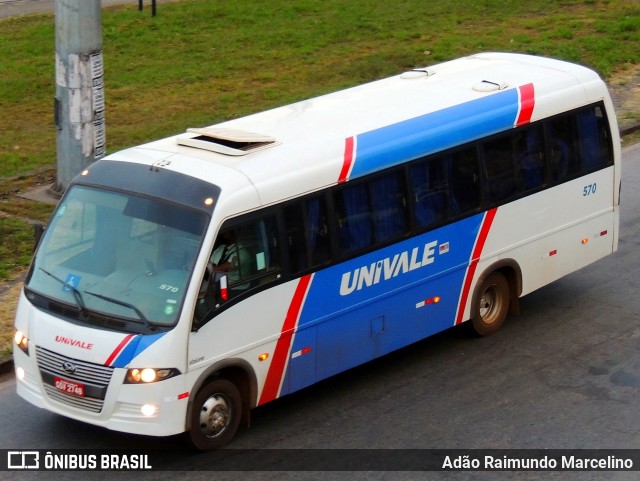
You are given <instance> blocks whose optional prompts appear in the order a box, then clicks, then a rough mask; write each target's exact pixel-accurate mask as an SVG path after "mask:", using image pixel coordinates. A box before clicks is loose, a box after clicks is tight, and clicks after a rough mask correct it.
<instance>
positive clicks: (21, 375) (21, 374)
mask: <svg viewBox="0 0 640 481" xmlns="http://www.w3.org/2000/svg"><path fill="white" fill-rule="evenodd" d="M16 377H17V378H18V379H19V380H20V381H22V380H23V379H24V369H22V368H21V367H17V368H16Z"/></svg>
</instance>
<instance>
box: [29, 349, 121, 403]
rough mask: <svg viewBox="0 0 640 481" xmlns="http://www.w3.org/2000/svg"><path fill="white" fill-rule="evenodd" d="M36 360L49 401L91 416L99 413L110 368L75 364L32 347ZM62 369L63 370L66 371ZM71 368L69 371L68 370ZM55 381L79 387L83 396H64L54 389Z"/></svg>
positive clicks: (65, 394)
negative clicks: (34, 349) (66, 381)
mask: <svg viewBox="0 0 640 481" xmlns="http://www.w3.org/2000/svg"><path fill="white" fill-rule="evenodd" d="M36 359H37V360H38V367H39V368H40V375H41V376H42V381H43V382H44V390H45V392H46V394H47V397H48V398H49V399H50V400H52V401H55V402H59V403H62V404H66V405H67V406H71V407H74V408H78V409H82V410H85V411H90V412H94V413H99V412H100V411H102V406H103V404H104V398H105V396H106V393H107V386H108V385H109V381H111V375H112V373H113V367H109V366H103V365H101V364H94V363H92V362H86V361H79V360H78V359H74V358H71V357H67V356H63V355H61V354H58V353H55V352H52V351H49V350H47V349H44V348H42V347H40V346H36ZM64 366H66V367H67V369H66V370H65V367H64ZM71 366H73V369H70V367H71ZM70 371H71V372H70ZM56 377H59V378H63V379H66V380H68V381H72V382H73V381H75V382H78V383H81V384H82V385H83V387H84V396H76V395H73V394H67V393H65V392H63V391H60V390H58V389H56V387H55V378H56Z"/></svg>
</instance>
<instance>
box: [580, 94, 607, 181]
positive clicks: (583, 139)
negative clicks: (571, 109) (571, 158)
mask: <svg viewBox="0 0 640 481" xmlns="http://www.w3.org/2000/svg"><path fill="white" fill-rule="evenodd" d="M607 125H608V124H607V121H606V118H605V116H604V112H603V111H602V108H601V107H599V106H598V107H591V108H589V109H587V110H583V111H581V112H579V113H578V126H579V131H580V143H581V147H582V169H581V170H582V172H584V173H586V172H589V171H591V170H594V169H598V168H601V167H604V166H606V165H611V163H612V158H613V157H612V155H611V137H610V135H609V130H608V127H607Z"/></svg>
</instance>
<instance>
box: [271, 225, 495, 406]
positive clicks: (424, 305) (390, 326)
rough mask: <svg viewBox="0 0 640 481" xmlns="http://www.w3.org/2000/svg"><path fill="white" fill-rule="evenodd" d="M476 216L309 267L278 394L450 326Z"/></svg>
mask: <svg viewBox="0 0 640 481" xmlns="http://www.w3.org/2000/svg"><path fill="white" fill-rule="evenodd" d="M483 218H484V215H483V214H480V215H475V216H473V217H470V218H467V219H464V220H462V221H460V222H457V223H455V224H451V225H449V226H445V227H442V228H440V229H436V230H434V231H432V232H428V233H426V234H423V235H421V236H418V237H415V238H412V239H409V240H406V241H403V242H400V243H398V244H395V245H392V246H389V247H386V248H384V249H380V250H378V251H376V252H373V253H370V254H367V255H365V256H362V257H358V258H355V259H353V260H350V261H347V262H345V263H342V264H339V265H337V266H334V267H331V268H329V269H326V270H324V271H320V272H317V273H316V274H314V277H313V281H312V283H311V286H310V288H309V292H308V294H307V298H306V301H305V304H304V307H303V309H302V312H301V315H300V320H299V323H298V331H297V333H296V336H295V338H294V340H293V343H292V348H291V354H290V358H289V364H288V368H287V375H286V379H285V382H284V384H283V389H282V393H281V394H287V393H289V392H293V391H294V390H296V389H299V388H301V387H304V386H306V385H309V384H312V383H313V382H315V381H318V380H320V379H324V378H326V377H328V376H331V375H333V374H336V373H339V372H342V371H344V370H346V369H349V368H351V367H354V366H356V365H358V364H361V363H364V362H367V361H369V360H371V359H374V358H376V357H378V356H381V355H383V354H387V353H389V352H391V351H393V350H395V349H398V348H400V347H403V346H406V345H408V344H411V343H413V342H416V341H418V340H420V339H423V338H425V337H428V336H430V335H432V334H435V333H437V332H440V331H442V330H444V329H447V328H449V327H451V326H452V325H453V324H454V319H455V315H456V311H457V308H458V302H459V299H460V293H461V290H462V284H463V280H464V277H465V272H466V268H467V265H468V262H469V258H470V255H471V252H472V250H473V247H474V245H475V242H476V238H477V237H478V234H479V232H480V227H481V224H482V220H483ZM313 342H315V346H314V344H313ZM311 350H314V351H315V357H314V359H315V363H316V366H315V370H312V369H311V366H312V363H311V361H306V360H305V357H307V356H310V357H313V356H311ZM302 353H304V355H303V354H302ZM303 362H306V363H307V364H305V365H306V368H305V367H300V366H302V364H301V363H303Z"/></svg>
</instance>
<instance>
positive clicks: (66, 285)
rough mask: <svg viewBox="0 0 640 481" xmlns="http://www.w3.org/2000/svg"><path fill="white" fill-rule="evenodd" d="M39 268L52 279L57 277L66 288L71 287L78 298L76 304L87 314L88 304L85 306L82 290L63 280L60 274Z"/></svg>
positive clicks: (75, 297) (81, 311)
mask: <svg viewBox="0 0 640 481" xmlns="http://www.w3.org/2000/svg"><path fill="white" fill-rule="evenodd" d="M38 269H40V270H41V271H42V272H44V273H45V274H46V275H48V276H49V277H51V278H52V279H55V280H56V281H58V282H59V283H60V284H62V285H63V286H64V288H65V289H69V290H70V291H71V293H72V294H73V298H74V299H75V300H76V304H78V307H79V308H80V313H81V314H82V315H83V316H86V315H87V306H85V304H84V300H83V299H82V294H80V291H79V290H78V289H77V288H76V287H74V286H73V285H72V284H71V283H70V282H67V281H63V280H62V279H60V278H59V277H58V276H56V275H55V274H52V273H51V272H49V271H48V270H46V269H44V268H43V267H39V268H38Z"/></svg>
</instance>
